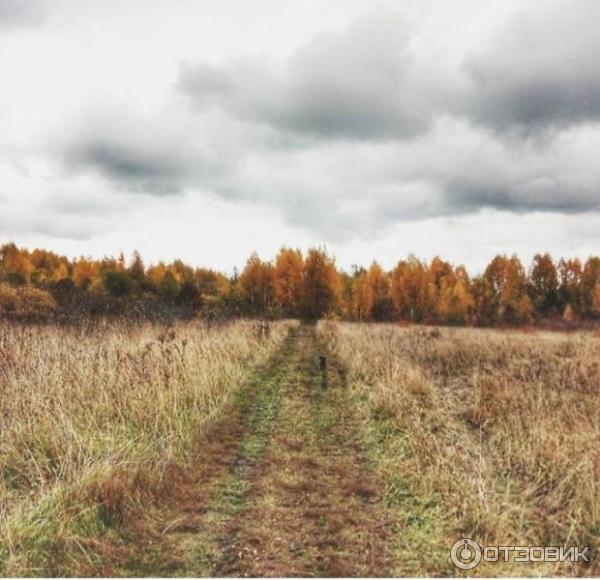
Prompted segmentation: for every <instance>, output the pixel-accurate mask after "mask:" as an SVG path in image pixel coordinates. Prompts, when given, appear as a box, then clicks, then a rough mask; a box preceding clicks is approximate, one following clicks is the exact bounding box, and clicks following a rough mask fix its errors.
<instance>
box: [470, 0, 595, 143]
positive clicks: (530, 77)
mask: <svg viewBox="0 0 600 580" xmlns="http://www.w3.org/2000/svg"><path fill="white" fill-rule="evenodd" d="M599 23H600V3H598V2H595V1H594V0H576V1H562V2H559V3H556V2H549V3H548V4H546V5H545V6H544V7H543V8H542V9H541V10H540V9H539V7H538V9H537V10H533V9H527V8H525V9H524V10H523V11H522V12H521V13H519V14H517V15H514V16H513V17H512V18H510V19H509V20H508V22H506V23H505V25H504V26H502V27H500V28H499V29H498V30H497V32H496V33H495V34H494V35H493V36H492V38H491V40H490V42H489V44H488V45H487V46H486V47H483V48H479V49H475V50H472V51H471V53H470V54H469V55H468V56H467V58H466V59H465V61H464V70H465V72H466V74H467V75H468V77H469V79H470V81H471V83H472V85H471V88H470V95H469V98H468V99H467V100H466V102H465V103H464V104H463V112H464V113H465V114H467V115H468V116H470V117H471V118H472V119H473V120H474V121H475V122H478V123H482V124H484V125H489V126H491V127H493V128H494V129H497V130H501V131H506V130H510V129H516V130H521V131H524V132H532V131H534V132H535V131H544V130H548V129H556V128H562V127H567V126H571V125H574V124H579V123H585V122H586V121H589V120H597V119H599V118H600V59H599V58H598V55H599V54H600V34H599V33H598V25H599Z"/></svg>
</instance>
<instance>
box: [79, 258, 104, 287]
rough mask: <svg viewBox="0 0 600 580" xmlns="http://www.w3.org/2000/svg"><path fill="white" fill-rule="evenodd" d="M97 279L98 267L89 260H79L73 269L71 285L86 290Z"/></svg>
mask: <svg viewBox="0 0 600 580" xmlns="http://www.w3.org/2000/svg"><path fill="white" fill-rule="evenodd" d="M98 278H99V272H98V266H97V265H96V264H94V263H93V262H92V261H91V260H86V259H85V258H79V260H77V262H75V266H74V268H73V283H74V284H75V286H77V287H78V288H81V289H82V290H87V289H88V288H89V287H90V286H92V285H93V284H94V282H95V281H96V280H98Z"/></svg>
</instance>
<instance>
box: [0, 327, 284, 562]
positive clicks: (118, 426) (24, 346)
mask: <svg viewBox="0 0 600 580" xmlns="http://www.w3.org/2000/svg"><path fill="white" fill-rule="evenodd" d="M290 324H292V323H289V322H280V323H275V324H273V325H272V326H271V332H270V333H269V335H268V336H263V335H262V334H260V333H259V332H258V331H257V326H256V324H255V323H252V322H247V321H238V322H232V323H229V324H226V325H223V326H220V327H216V328H212V327H210V326H207V325H205V324H202V323H200V322H189V323H178V324H176V325H175V326H173V327H171V328H168V329H165V328H162V327H159V326H153V325H150V324H148V325H143V326H141V325H131V324H126V323H121V324H107V325H100V326H97V327H94V328H93V329H86V328H80V329H78V330H76V329H73V328H56V327H50V326H47V327H43V326H42V327H40V326H36V327H30V326H18V325H5V324H4V325H3V326H1V327H0V572H4V573H8V572H11V573H14V574H21V573H31V572H33V573H35V572H36V568H35V565H36V562H37V561H43V560H44V557H45V555H47V554H45V553H44V552H45V551H47V550H51V549H52V546H56V545H57V543H56V542H57V541H58V540H59V539H61V538H62V539H63V540H68V538H73V539H74V541H76V536H77V534H75V533H74V531H73V526H74V525H80V524H81V519H82V513H84V512H85V510H86V509H95V507H94V502H93V501H92V502H91V504H90V502H87V505H86V503H85V502H84V503H83V504H80V505H78V504H77V499H78V498H79V499H81V498H82V497H83V496H85V495H86V494H87V495H89V490H90V489H91V488H93V487H94V486H96V485H98V482H99V481H102V480H106V479H107V478H108V479H110V477H111V474H115V473H117V472H121V473H136V472H135V469H134V468H137V469H138V470H139V468H140V466H144V465H146V466H148V465H151V466H152V467H151V469H152V470H153V471H154V472H155V473H154V476H156V477H160V474H159V472H160V469H161V465H165V463H166V462H168V461H170V460H172V459H173V458H177V457H178V456H180V455H181V454H182V453H184V452H185V450H186V449H188V448H189V447H190V445H191V444H192V442H193V440H194V437H195V436H196V435H197V434H198V433H199V431H200V430H201V429H202V427H203V425H204V424H205V423H206V422H207V421H209V420H210V418H211V417H212V416H213V415H214V414H215V413H217V412H218V411H219V410H220V409H221V408H222V407H223V405H224V404H225V403H226V402H227V400H228V399H229V396H230V395H231V393H232V392H233V391H235V390H236V389H237V388H238V387H239V386H240V384H241V383H242V382H243V381H244V380H245V379H246V377H247V376H248V374H249V373H250V372H251V370H252V368H253V367H254V366H255V365H257V364H259V363H262V362H264V361H266V359H267V358H268V357H269V356H270V355H271V354H272V353H273V351H274V349H276V348H277V347H278V346H279V345H280V344H281V342H282V340H283V338H284V336H285V335H286V334H287V330H288V328H289V326H290ZM137 473H139V471H138V472H137ZM132 477H133V476H132ZM90 505H91V508H90ZM96 507H97V506H96ZM82 510H83V511H82ZM84 519H85V518H84ZM78 522H79V523H78ZM94 525H95V524H94ZM38 571H40V570H38ZM41 571H43V572H45V573H49V571H48V570H47V569H44V568H41Z"/></svg>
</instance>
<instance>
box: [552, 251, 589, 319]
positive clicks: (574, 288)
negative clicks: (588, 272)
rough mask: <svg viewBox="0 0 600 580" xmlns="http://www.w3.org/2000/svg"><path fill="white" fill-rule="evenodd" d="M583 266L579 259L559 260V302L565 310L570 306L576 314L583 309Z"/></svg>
mask: <svg viewBox="0 0 600 580" xmlns="http://www.w3.org/2000/svg"><path fill="white" fill-rule="evenodd" d="M582 274H583V268H582V266H581V262H580V261H579V259H577V258H575V259H572V260H565V259H561V260H560V261H559V262H558V280H559V282H558V303H559V307H560V309H561V310H562V311H563V312H564V311H565V309H566V308H567V306H570V307H571V309H572V310H573V311H574V313H575V314H579V313H580V312H581V310H582V305H581V302H582V300H581V278H582Z"/></svg>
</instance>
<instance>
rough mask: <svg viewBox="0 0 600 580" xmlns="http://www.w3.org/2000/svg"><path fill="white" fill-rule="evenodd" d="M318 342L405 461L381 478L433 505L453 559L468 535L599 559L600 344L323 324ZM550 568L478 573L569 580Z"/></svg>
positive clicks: (580, 335) (581, 337)
mask: <svg viewBox="0 0 600 580" xmlns="http://www.w3.org/2000/svg"><path fill="white" fill-rule="evenodd" d="M319 332H320V334H321V336H322V337H323V339H324V340H326V341H327V342H328V344H329V346H330V348H331V349H332V350H333V351H334V352H335V353H336V354H337V356H338V357H339V358H340V359H341V360H342V361H343V362H344V363H345V365H347V367H348V370H349V377H348V378H349V383H350V384H351V385H352V387H353V388H355V389H358V390H359V391H360V392H361V393H363V394H364V395H365V396H366V397H367V399H368V401H369V402H370V407H371V409H372V411H373V412H377V410H382V411H383V412H384V415H385V416H386V417H387V416H389V417H392V418H393V421H394V423H395V425H396V426H397V428H398V429H399V431H400V439H401V442H402V447H401V451H402V454H401V455H400V456H399V457H396V458H389V465H388V470H387V473H388V475H393V476H400V477H402V478H405V479H406V480H407V481H409V482H410V486H411V488H412V489H413V490H414V492H415V493H417V494H419V495H421V496H423V497H432V498H438V499H437V500H436V501H439V505H440V507H441V513H442V514H443V516H444V517H443V518H442V519H440V521H439V522H438V523H437V525H435V526H434V528H435V531H434V533H435V534H437V535H438V536H439V537H438V540H439V542H438V543H442V544H444V543H445V544H447V547H448V550H449V548H450V546H451V545H452V544H453V543H454V541H456V540H457V539H459V538H461V537H469V536H470V537H473V538H474V539H476V540H478V541H480V542H481V543H482V544H488V545H515V546H519V545H533V546H537V545H579V546H584V545H592V546H593V549H594V550H595V551H596V552H597V551H598V549H599V548H600V467H599V466H600V387H599V386H600V364H599V361H600V340H599V339H598V337H597V336H595V335H593V334H591V333H586V332H577V333H571V334H558V333H551V332H544V331H536V332H535V333H524V332H507V331H492V330H474V329H448V328H445V329H428V328H419V327H408V328H399V327H398V326H394V325H389V324H380V325H377V324H369V325H367V324H351V323H335V324H333V323H321V324H320V326H319ZM394 461H395V463H394ZM426 557H427V556H426V555H423V558H426ZM554 566H555V565H554V564H552V565H551V564H547V565H543V564H539V565H530V566H529V567H523V565H521V567H519V568H516V567H515V568H512V569H508V568H506V569H504V570H503V569H502V568H501V567H500V566H495V567H494V566H493V565H491V564H490V567H489V568H484V567H479V568H477V573H478V574H499V573H500V574H501V573H503V571H504V573H506V572H507V570H509V571H511V572H512V573H518V574H529V573H544V574H553V573H557V572H560V573H563V574H565V573H570V572H572V571H571V570H569V569H568V568H567V567H566V566H563V567H561V568H555V567H554ZM598 566H599V561H598V560H596V562H595V563H594V564H593V565H592V568H582V569H580V570H579V573H585V574H589V573H591V572H592V571H595V572H596V573H598V571H600V568H598ZM417 573H418V572H417Z"/></svg>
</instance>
